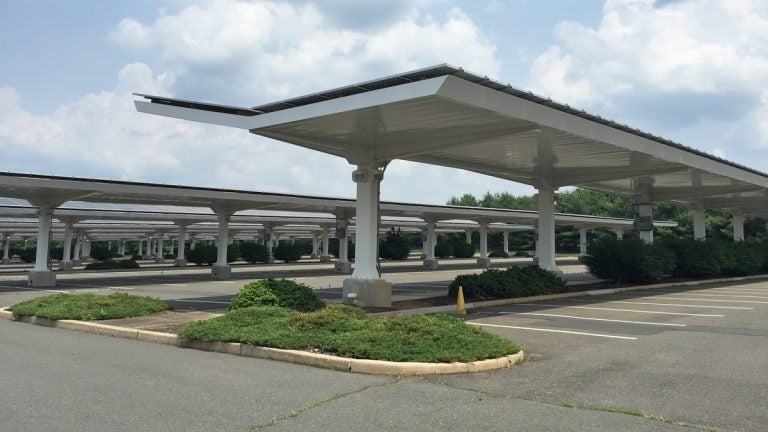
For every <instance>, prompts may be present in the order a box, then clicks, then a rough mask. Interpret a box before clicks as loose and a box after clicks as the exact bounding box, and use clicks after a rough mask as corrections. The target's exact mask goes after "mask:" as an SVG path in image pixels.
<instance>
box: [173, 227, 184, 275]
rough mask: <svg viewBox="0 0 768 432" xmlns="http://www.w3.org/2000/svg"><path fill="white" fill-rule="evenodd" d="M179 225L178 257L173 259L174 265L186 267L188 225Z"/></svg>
mask: <svg viewBox="0 0 768 432" xmlns="http://www.w3.org/2000/svg"><path fill="white" fill-rule="evenodd" d="M178 225H179V245H178V246H177V247H176V249H177V252H176V259H175V260H173V265H174V267H186V266H187V259H186V257H185V256H184V252H185V251H184V248H185V246H186V240H185V238H186V237H187V226H186V225H184V224H181V223H180V224H178Z"/></svg>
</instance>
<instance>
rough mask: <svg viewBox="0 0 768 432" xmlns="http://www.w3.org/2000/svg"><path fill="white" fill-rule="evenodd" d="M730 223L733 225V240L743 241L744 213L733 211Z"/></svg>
mask: <svg viewBox="0 0 768 432" xmlns="http://www.w3.org/2000/svg"><path fill="white" fill-rule="evenodd" d="M731 225H733V241H744V215H742V214H740V213H733V214H732V217H731Z"/></svg>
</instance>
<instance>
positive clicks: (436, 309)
mask: <svg viewBox="0 0 768 432" xmlns="http://www.w3.org/2000/svg"><path fill="white" fill-rule="evenodd" d="M755 279H768V275H754V276H739V277H730V278H720V279H707V280H700V281H685V282H669V283H660V284H653V285H639V286H631V287H623V288H609V289H601V290H592V291H577V292H570V293H562V294H547V295H540V296H532V297H514V298H508V299H499V300H486V301H479V302H472V303H466V308H467V310H469V309H480V308H484V307H493V306H503V305H508V304H519V303H531V302H536V301H543V300H559V299H565V298H572V297H587V296H598V295H607V294H616V293H620V292H628V291H643V290H651V289H660V288H674V287H679V286H697V285H705V284H711V283H722V282H740V281H749V280H755ZM454 312H456V305H445V306H433V307H426V308H419V309H404V310H399V311H387V312H377V313H372V314H369V316H372V317H392V318H394V317H398V316H407V315H419V314H430V313H454Z"/></svg>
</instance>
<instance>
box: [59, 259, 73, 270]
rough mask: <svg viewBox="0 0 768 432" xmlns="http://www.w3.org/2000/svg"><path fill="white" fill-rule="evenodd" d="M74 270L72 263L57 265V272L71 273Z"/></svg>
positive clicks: (66, 262)
mask: <svg viewBox="0 0 768 432" xmlns="http://www.w3.org/2000/svg"><path fill="white" fill-rule="evenodd" d="M73 268H74V264H73V263H72V261H62V262H60V263H59V271H62V272H71V271H72V270H73Z"/></svg>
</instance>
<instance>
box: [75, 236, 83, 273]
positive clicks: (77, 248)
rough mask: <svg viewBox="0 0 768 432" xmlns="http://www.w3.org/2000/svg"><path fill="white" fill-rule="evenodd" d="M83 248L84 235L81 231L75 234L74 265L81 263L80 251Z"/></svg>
mask: <svg viewBox="0 0 768 432" xmlns="http://www.w3.org/2000/svg"><path fill="white" fill-rule="evenodd" d="M82 250H83V243H82V236H81V235H80V233H76V234H75V251H74V255H73V256H72V266H79V265H80V253H81V252H82Z"/></svg>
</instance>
